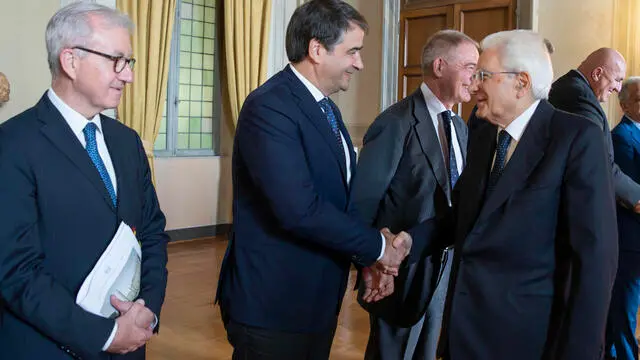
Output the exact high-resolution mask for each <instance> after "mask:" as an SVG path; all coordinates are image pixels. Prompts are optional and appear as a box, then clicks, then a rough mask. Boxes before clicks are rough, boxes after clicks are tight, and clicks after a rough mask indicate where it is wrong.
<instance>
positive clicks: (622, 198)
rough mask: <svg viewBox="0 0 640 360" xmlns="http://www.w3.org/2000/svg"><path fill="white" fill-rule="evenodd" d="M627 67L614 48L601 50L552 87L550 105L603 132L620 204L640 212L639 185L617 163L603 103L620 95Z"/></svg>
mask: <svg viewBox="0 0 640 360" xmlns="http://www.w3.org/2000/svg"><path fill="white" fill-rule="evenodd" d="M626 69H627V65H626V63H625V60H624V57H622V55H621V54H620V53H619V52H617V51H616V50H614V49H610V48H601V49H598V50H596V51H594V52H593V53H591V54H590V55H589V56H587V58H586V59H585V60H584V61H583V62H582V64H580V66H579V67H578V69H576V70H571V71H569V72H568V73H566V74H565V75H563V76H562V77H560V78H559V79H558V80H556V81H555V82H554V83H553V85H552V86H551V92H550V93H549V102H550V103H551V104H553V106H555V107H556V108H558V109H560V110H564V111H568V112H571V113H575V114H578V115H583V116H585V117H587V118H589V119H590V120H591V121H593V122H595V123H596V124H597V125H598V126H599V127H600V128H601V129H602V132H603V135H604V139H605V145H606V147H607V150H608V152H609V162H610V163H611V176H612V179H613V186H614V190H615V194H616V198H617V199H618V201H619V202H620V203H621V204H622V205H624V206H625V207H627V208H630V209H633V210H634V211H635V212H636V213H640V185H638V184H637V183H636V182H634V181H633V180H632V179H631V178H629V177H628V176H627V175H625V173H623V172H622V170H620V168H619V167H618V165H616V163H615V162H614V157H613V145H612V142H611V131H610V129H609V124H608V122H607V116H606V115H605V113H604V110H603V109H602V106H601V105H600V103H602V102H605V101H607V100H609V96H611V94H612V93H614V92H616V93H617V92H619V91H620V87H621V85H622V81H623V80H624V77H625V72H626Z"/></svg>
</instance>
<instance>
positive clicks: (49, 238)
mask: <svg viewBox="0 0 640 360" xmlns="http://www.w3.org/2000/svg"><path fill="white" fill-rule="evenodd" d="M101 122H102V130H103V133H104V138H105V142H106V144H107V147H108V149H109V154H110V156H111V159H112V161H113V166H114V168H115V173H116V178H117V187H118V190H117V197H118V202H117V208H114V207H113V205H112V203H111V199H110V197H109V194H108V193H107V190H106V187H105V186H104V183H103V182H102V180H101V178H100V175H99V174H98V171H97V170H96V168H95V167H94V165H93V163H92V162H91V159H90V158H89V156H88V155H87V152H86V150H85V149H84V148H83V147H82V145H81V144H80V142H79V141H78V139H77V138H76V136H75V135H74V134H73V131H72V130H71V128H70V127H69V126H68V124H67V123H66V121H65V120H64V118H63V117H62V115H61V114H60V113H59V112H58V110H57V109H56V108H55V106H54V105H53V104H52V103H51V102H50V100H49V98H48V96H47V95H46V94H45V95H44V96H43V97H42V99H41V100H40V101H39V102H38V104H37V105H36V106H35V107H33V108H31V109H29V110H27V111H25V112H23V113H22V114H20V115H17V116H16V117H14V118H13V119H10V120H8V121H7V122H5V123H4V124H2V125H1V126H0V174H2V175H0V179H1V180H0V204H2V211H1V214H0V295H1V297H2V298H4V300H5V302H6V309H5V310H4V311H3V312H2V313H0V349H2V350H1V351H2V357H3V358H4V356H7V358H8V359H9V358H10V359H25V360H26V359H47V360H56V359H60V360H62V359H69V354H72V353H73V354H76V356H78V357H82V358H83V359H107V358H109V355H107V354H106V353H101V351H100V350H101V348H102V346H103V345H104V343H105V342H106V340H107V338H108V337H109V335H110V333H111V330H112V329H113V325H114V321H113V320H109V319H104V318H101V317H99V316H96V315H93V314H90V313H88V312H86V311H84V310H82V309H81V308H80V307H79V306H77V305H76V304H75V297H76V294H77V292H78V290H79V288H80V285H81V284H82V282H83V281H84V278H85V277H86V276H87V275H88V274H89V272H90V271H91V269H92V268H93V266H94V265H95V263H96V261H97V260H98V258H99V257H100V255H101V254H102V252H103V251H104V250H105V249H106V247H107V245H108V244H109V242H110V240H111V238H112V236H113V235H114V234H115V231H116V230H117V228H118V225H119V223H120V221H124V222H125V223H127V224H128V225H129V226H131V227H134V228H135V229H136V232H137V238H138V240H139V241H140V242H141V244H142V274H141V281H142V282H141V284H140V286H141V289H140V298H143V299H144V300H145V302H146V305H147V306H148V307H149V308H150V309H151V311H153V312H154V313H155V314H156V315H157V316H160V307H161V306H162V303H163V301H164V294H165V287H166V283H167V271H166V262H167V250H166V244H167V240H168V237H167V235H166V233H165V232H164V227H165V218H164V215H163V214H162V212H161V211H160V208H159V206H158V200H157V198H156V193H155V190H154V188H153V185H152V183H151V172H150V170H149V165H148V163H147V159H146V156H145V152H144V149H143V147H142V142H141V141H140V138H139V137H138V135H137V134H136V133H135V132H134V131H133V130H131V129H129V128H127V127H126V126H124V125H122V124H121V123H119V122H118V121H116V120H114V119H111V118H109V117H106V116H102V117H101ZM65 352H68V353H65ZM118 358H119V357H118ZM126 358H129V359H133V358H136V359H140V358H144V353H143V350H142V351H138V352H137V353H135V354H132V355H130V356H127V357H126Z"/></svg>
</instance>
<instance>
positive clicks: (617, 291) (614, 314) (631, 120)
mask: <svg viewBox="0 0 640 360" xmlns="http://www.w3.org/2000/svg"><path fill="white" fill-rule="evenodd" d="M618 97H619V100H620V107H622V110H623V111H624V116H623V117H622V120H621V121H620V123H619V124H618V126H616V127H615V128H614V129H613V131H611V138H612V141H613V151H614V156H615V161H616V164H618V165H619V166H620V170H622V171H624V173H625V174H627V175H628V176H629V177H630V178H631V179H632V180H633V181H635V182H636V183H640V162H639V161H638V158H639V157H640V77H637V76H635V77H631V78H629V79H627V80H626V81H625V82H624V83H622V87H621V89H620V93H619V96H618ZM617 215H618V216H617V219H618V248H619V254H618V272H617V274H616V281H615V283H614V284H613V292H612V294H611V306H610V307H609V319H608V321H607V336H606V351H607V358H611V359H617V360H633V359H638V341H637V340H636V337H635V332H636V318H637V314H638V305H639V304H640V237H639V234H640V217H639V215H638V214H636V213H635V212H634V211H632V210H630V209H629V208H627V207H624V206H618V209H617Z"/></svg>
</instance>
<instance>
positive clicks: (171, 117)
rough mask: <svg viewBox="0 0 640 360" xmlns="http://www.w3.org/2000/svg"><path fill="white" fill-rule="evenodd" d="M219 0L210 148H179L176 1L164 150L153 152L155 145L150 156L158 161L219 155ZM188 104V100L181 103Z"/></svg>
mask: <svg viewBox="0 0 640 360" xmlns="http://www.w3.org/2000/svg"><path fill="white" fill-rule="evenodd" d="M220 2H221V0H216V3H215V6H214V9H215V24H214V28H215V36H214V38H213V40H214V42H213V49H214V50H213V51H214V53H213V101H212V104H213V105H214V106H213V111H212V119H211V122H212V124H211V129H212V131H211V143H212V148H211V149H178V148H177V143H178V107H179V105H180V99H179V91H178V90H179V86H180V34H181V31H180V28H181V26H182V22H181V12H182V0H176V11H175V19H174V26H173V31H172V40H171V54H170V56H169V72H168V79H167V107H166V109H165V111H166V146H165V149H164V150H156V149H155V142H154V150H153V153H154V155H155V157H158V158H171V157H205V156H220V130H221V129H220V115H221V107H222V96H221V93H220V71H219V65H220V63H221V61H220V60H219V54H220V41H219V34H220V31H219V30H220V28H221V27H220V26H219V21H218V20H219V19H220V15H219V11H218V10H219V9H220V6H219V4H220ZM184 101H188V100H184Z"/></svg>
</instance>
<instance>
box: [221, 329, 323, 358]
mask: <svg viewBox="0 0 640 360" xmlns="http://www.w3.org/2000/svg"><path fill="white" fill-rule="evenodd" d="M334 334H335V328H334V329H332V330H330V331H326V332H321V333H302V334H299V333H286V332H281V331H275V330H268V329H262V328H255V327H251V326H247V325H243V324H239V323H236V322H234V321H233V320H231V321H229V323H228V324H227V338H228V339H229V343H230V344H231V346H233V357H232V360H327V359H329V353H330V352H331V344H332V343H333V335H334Z"/></svg>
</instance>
